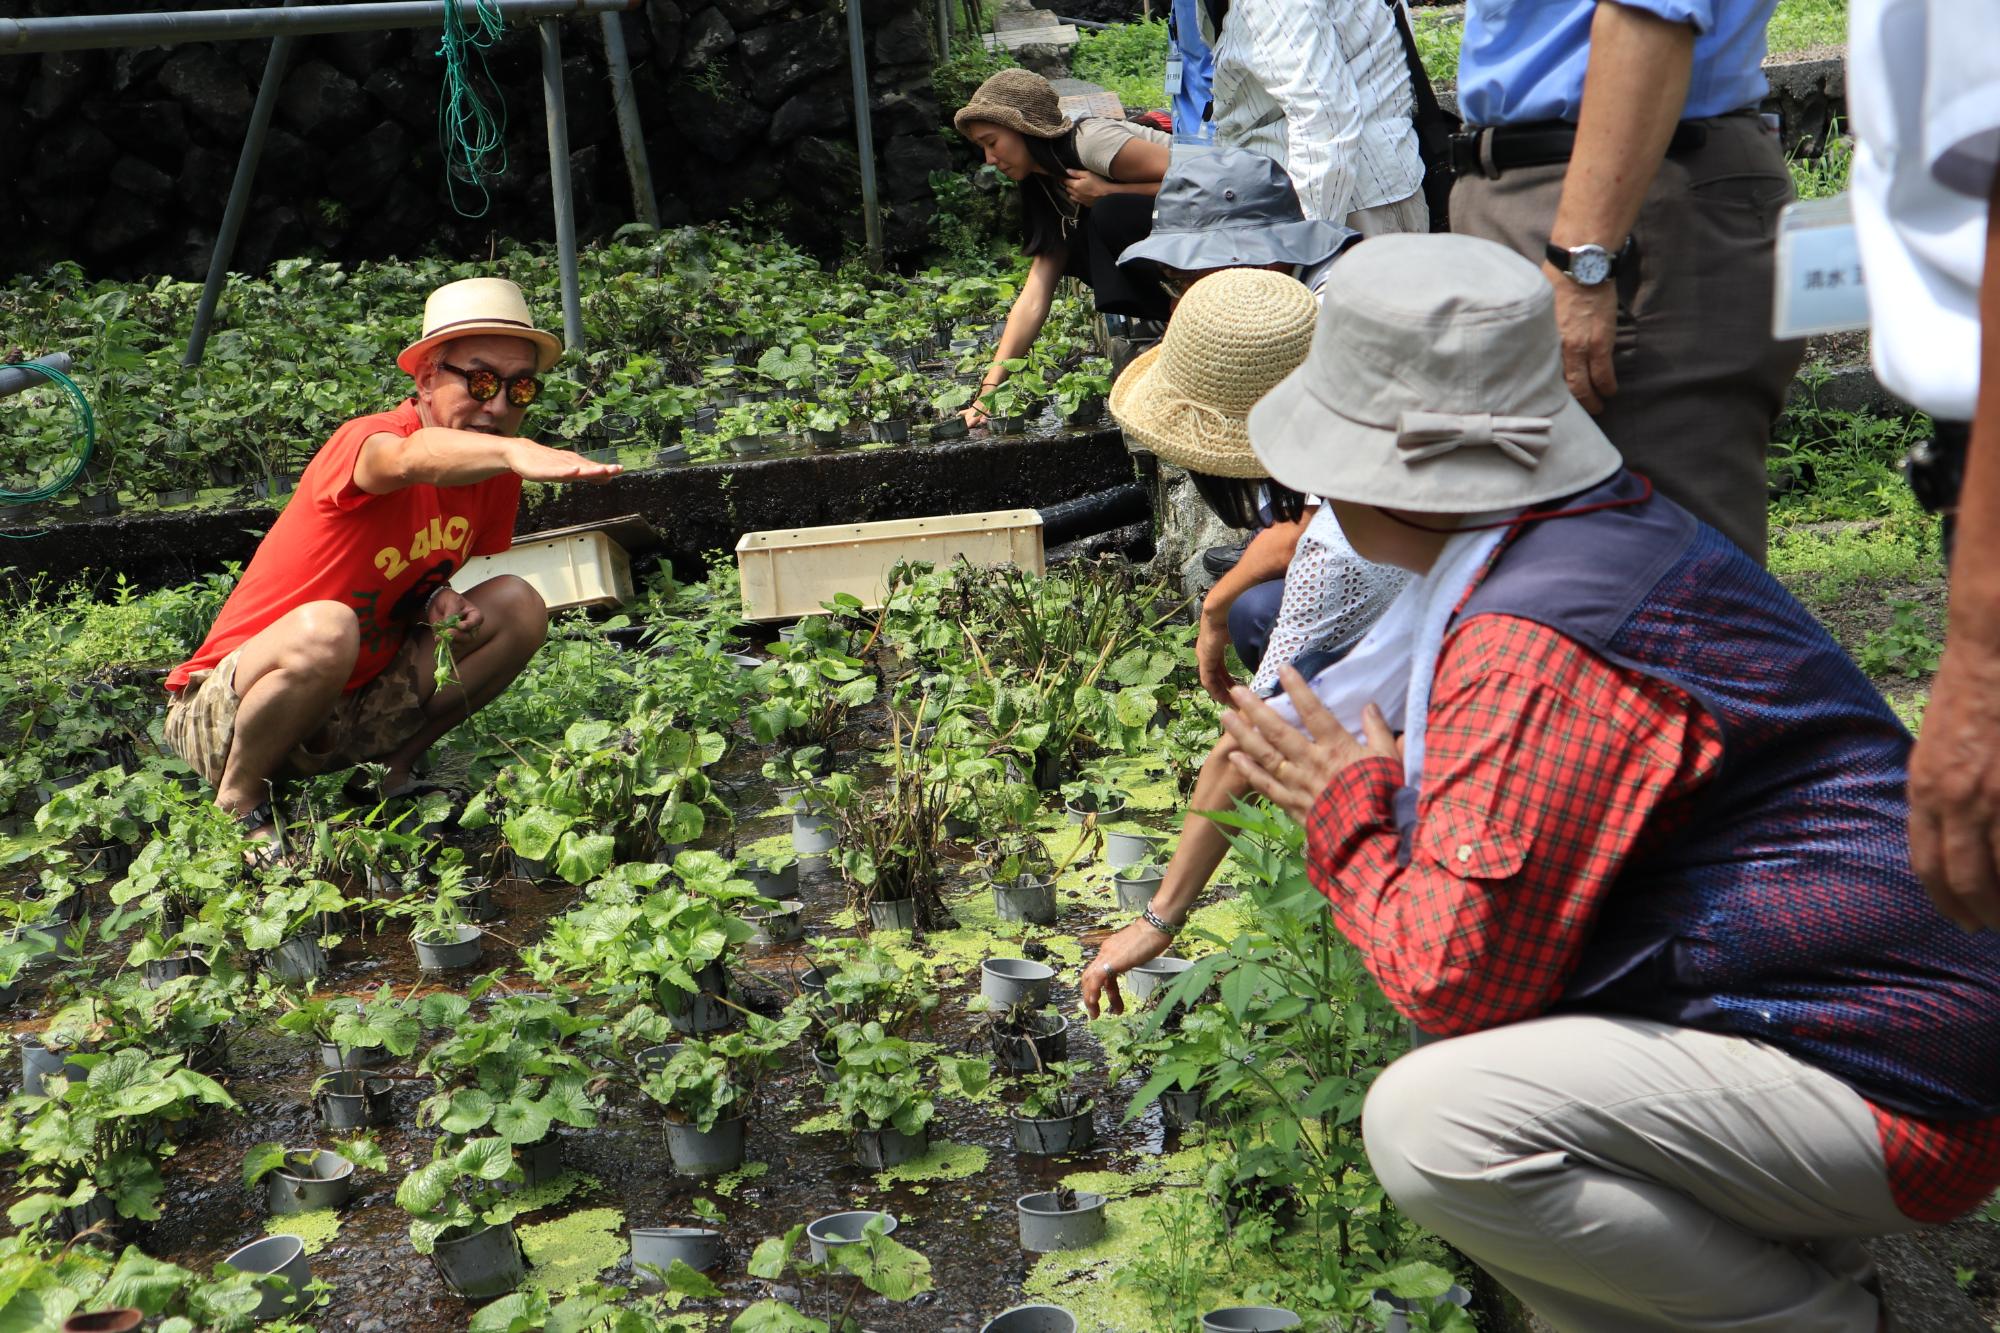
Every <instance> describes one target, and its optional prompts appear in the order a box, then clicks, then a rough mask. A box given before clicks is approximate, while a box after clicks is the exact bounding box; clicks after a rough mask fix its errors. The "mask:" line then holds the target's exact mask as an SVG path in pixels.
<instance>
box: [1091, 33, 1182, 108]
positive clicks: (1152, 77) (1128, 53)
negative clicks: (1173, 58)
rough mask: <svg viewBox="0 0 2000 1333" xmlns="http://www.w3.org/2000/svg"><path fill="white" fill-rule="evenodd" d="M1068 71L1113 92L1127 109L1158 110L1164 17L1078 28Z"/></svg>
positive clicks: (1163, 94)
mask: <svg viewBox="0 0 2000 1333" xmlns="http://www.w3.org/2000/svg"><path fill="white" fill-rule="evenodd" d="M1070 72H1071V73H1073V74H1074V75H1075V76H1076V77H1077V78H1079V79H1085V80H1087V81H1089V82H1091V83H1097V84H1102V85H1103V86H1104V87H1106V88H1108V89H1110V90H1111V91H1112V92H1114V93H1116V94H1117V95H1118V100H1119V101H1120V102H1123V103H1124V104H1125V109H1126V110H1127V111H1157V110H1159V109H1160V108H1162V107H1164V106H1166V105H1167V91H1166V80H1167V25H1166V21H1165V20H1164V19H1152V20H1150V21H1148V20H1144V19H1142V20H1140V21H1138V22H1136V23H1120V24H1116V25H1114V26H1112V27H1109V28H1106V29H1104V30H1103V31H1102V32H1093V31H1090V30H1088V29H1085V30H1083V31H1080V32H1079V33H1078V34H1077V43H1076V50H1075V51H1074V52H1073V53H1072V55H1071V57H1070Z"/></svg>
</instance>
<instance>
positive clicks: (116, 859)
mask: <svg viewBox="0 0 2000 1333" xmlns="http://www.w3.org/2000/svg"><path fill="white" fill-rule="evenodd" d="M138 855H139V849H138V848H137V847H134V846H133V845H132V844H131V843H129V842H104V843H98V844H97V845H95V846H89V847H79V848H77V856H78V857H79V858H80V859H81V860H82V862H83V865H84V868H85V869H87V870H97V871H102V872H103V873H104V874H106V875H122V874H124V873H125V872H126V871H128V870H130V869H131V868H132V862H133V861H134V860H136V859H137V858H138Z"/></svg>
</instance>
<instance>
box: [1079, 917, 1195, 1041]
mask: <svg viewBox="0 0 2000 1333" xmlns="http://www.w3.org/2000/svg"><path fill="white" fill-rule="evenodd" d="M1172 943H1173V939H1172V937H1170V936H1169V935H1167V934H1166V933H1164V932H1163V931H1160V930H1157V929H1155V928H1154V927H1152V926H1149V925H1147V924H1146V922H1145V920H1144V918H1141V919H1140V920H1137V921H1134V922H1133V923H1132V924H1131V925H1129V926H1126V927H1125V928H1124V929H1123V930H1120V931H1118V932H1116V933H1115V934H1113V935H1112V936H1111V937H1110V938H1108V939H1106V940H1105V941H1104V944H1103V947H1101V948H1099V949H1098V951H1097V957H1095V958H1093V959H1091V960H1090V961H1089V962H1088V963H1086V964H1084V967H1083V977H1082V979H1081V980H1079V981H1078V983H1077V989H1078V990H1079V991H1080V992H1082V995H1083V1011H1084V1012H1085V1013H1086V1014H1088V1015H1090V1016H1091V1017H1092V1018H1096V1017H1097V1016H1098V1013H1099V1011H1100V1008H1101V1006H1102V1003H1103V1001H1105V1000H1109V1001H1110V1002H1111V1012H1112V1013H1114V1014H1122V1013H1124V1012H1125V997H1124V996H1122V995H1120V994H1119V993H1118V978H1119V977H1121V976H1124V975H1125V974H1126V973H1127V972H1130V971H1131V970H1132V969H1133V968H1135V967H1137V966H1139V964H1141V963H1150V962H1152V961H1153V960H1154V959H1155V958H1158V957H1159V956H1160V955H1161V954H1163V953H1165V952H1166V951H1167V948H1168V946H1169V945H1171V944H1172Z"/></svg>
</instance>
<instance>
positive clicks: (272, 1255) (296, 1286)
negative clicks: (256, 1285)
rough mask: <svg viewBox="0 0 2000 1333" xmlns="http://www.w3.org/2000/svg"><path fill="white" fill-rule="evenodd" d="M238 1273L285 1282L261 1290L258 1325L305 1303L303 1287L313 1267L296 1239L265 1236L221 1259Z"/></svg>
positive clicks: (303, 1244) (304, 1246) (293, 1237)
mask: <svg viewBox="0 0 2000 1333" xmlns="http://www.w3.org/2000/svg"><path fill="white" fill-rule="evenodd" d="M223 1262H224V1263H226V1264H228V1265H229V1266H230V1267H231V1268H233V1269H235V1270H236V1271H237V1272H239V1273H270V1274H273V1275H275V1276H277V1277H281V1278H283V1279H284V1280H285V1283H284V1285H283V1286H279V1285H277V1284H272V1285H270V1286H266V1287H264V1299H263V1301H262V1302H261V1303H260V1304H259V1305H258V1306H257V1314H256V1318H257V1321H258V1322H259V1323H262V1322H264V1321H265V1320H267V1319H276V1318H277V1317H278V1316H280V1315H282V1314H287V1313H289V1312H291V1311H293V1310H296V1309H298V1308H299V1307H300V1306H302V1305H304V1304H305V1300H306V1284H307V1283H308V1282H311V1281H312V1265H311V1264H310V1263H309V1262H307V1260H306V1243H305V1242H304V1241H302V1240H300V1239H299V1238H298V1237H297V1236H266V1237H264V1239H262V1240H253V1241H251V1242H250V1243H249V1244H248V1245H245V1246H244V1247H243V1248H242V1249H240V1250H238V1251H236V1252H235V1253H234V1254H232V1255H230V1256H229V1257H228V1258H227V1259H224V1260H223Z"/></svg>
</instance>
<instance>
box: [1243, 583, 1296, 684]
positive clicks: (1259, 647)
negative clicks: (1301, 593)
mask: <svg viewBox="0 0 2000 1333" xmlns="http://www.w3.org/2000/svg"><path fill="white" fill-rule="evenodd" d="M1284 599H1285V581H1284V579H1282V578H1276V579H1267V580H1265V581H1264V582H1262V583H1253V584H1251V585H1250V586H1249V587H1247V588H1245V589H1244V590H1243V593H1242V595H1241V596H1239V597H1238V598H1237V599H1236V600H1235V601H1234V602H1231V603H1230V605H1229V642H1230V643H1232V644H1234V645H1235V646H1236V655H1237V656H1238V657H1240V658H1242V659H1243V665H1244V666H1246V667H1249V668H1250V669H1251V670H1252V671H1255V670H1256V669H1257V666H1258V664H1259V663H1260V662H1262V661H1263V660H1264V649H1265V648H1267V647H1269V646H1270V643H1271V627H1272V626H1273V625H1275V624H1277V623H1278V604H1279V603H1280V602H1282V601H1284Z"/></svg>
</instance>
